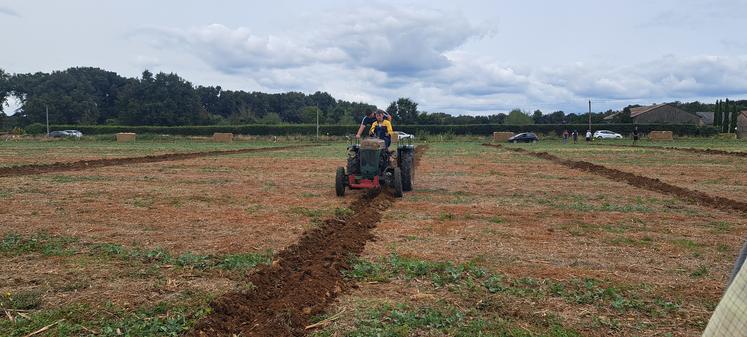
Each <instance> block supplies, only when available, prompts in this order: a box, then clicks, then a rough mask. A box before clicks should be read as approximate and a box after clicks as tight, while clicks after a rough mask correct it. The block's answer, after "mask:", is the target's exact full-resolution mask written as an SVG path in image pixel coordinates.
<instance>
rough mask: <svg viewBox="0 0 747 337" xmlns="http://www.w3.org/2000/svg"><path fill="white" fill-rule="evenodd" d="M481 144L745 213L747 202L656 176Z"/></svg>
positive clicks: (699, 203)
mask: <svg viewBox="0 0 747 337" xmlns="http://www.w3.org/2000/svg"><path fill="white" fill-rule="evenodd" d="M483 145H485V146H490V147H496V148H503V149H506V150H509V151H513V152H518V153H522V154H526V155H530V156H534V157H537V158H540V159H545V160H549V161H552V162H554V163H557V164H560V165H563V166H566V167H569V168H572V169H578V170H582V171H584V172H588V173H593V174H596V175H599V176H603V177H605V178H608V179H610V180H614V181H619V182H624V183H627V184H628V185H631V186H634V187H639V188H643V189H647V190H649V191H654V192H659V193H664V194H668V195H673V196H676V197H678V198H680V199H683V200H686V201H689V202H692V203H695V204H698V205H705V206H709V207H712V208H716V209H721V210H727V211H733V210H736V211H740V212H742V213H747V203H745V202H741V201H737V200H733V199H729V198H724V197H719V196H712V195H708V194H706V193H703V192H701V191H696V190H691V189H688V188H684V187H679V186H675V185H672V184H668V183H665V182H663V181H661V180H659V179H656V178H649V177H645V176H642V175H638V174H634V173H630V172H624V171H620V170H616V169H612V168H609V167H605V166H602V165H597V164H593V163H589V162H586V161H581V160H570V159H563V158H560V157H557V156H554V155H552V154H549V153H547V152H535V151H528V150H525V149H521V148H507V147H502V146H501V145H498V144H483Z"/></svg>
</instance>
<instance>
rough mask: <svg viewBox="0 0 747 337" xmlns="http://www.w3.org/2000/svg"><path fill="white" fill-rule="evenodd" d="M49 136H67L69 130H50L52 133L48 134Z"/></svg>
mask: <svg viewBox="0 0 747 337" xmlns="http://www.w3.org/2000/svg"><path fill="white" fill-rule="evenodd" d="M47 137H51V138H62V137H67V132H65V131H52V132H50V133H48V134H47Z"/></svg>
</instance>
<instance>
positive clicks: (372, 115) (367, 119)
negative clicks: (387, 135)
mask: <svg viewBox="0 0 747 337" xmlns="http://www.w3.org/2000/svg"><path fill="white" fill-rule="evenodd" d="M377 113H382V114H383V115H384V119H386V120H388V121H389V122H391V121H392V116H391V115H389V114H388V113H386V111H384V110H371V109H368V110H366V115H365V116H363V120H362V121H361V126H360V127H359V128H358V133H356V134H355V138H361V135H362V134H363V130H364V129H366V127H368V126H369V125H373V123H374V122H376V114H377Z"/></svg>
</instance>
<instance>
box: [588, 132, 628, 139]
mask: <svg viewBox="0 0 747 337" xmlns="http://www.w3.org/2000/svg"><path fill="white" fill-rule="evenodd" d="M594 138H596V139H622V138H623V136H622V135H621V134H619V133H617V132H612V131H610V130H597V131H596V132H594Z"/></svg>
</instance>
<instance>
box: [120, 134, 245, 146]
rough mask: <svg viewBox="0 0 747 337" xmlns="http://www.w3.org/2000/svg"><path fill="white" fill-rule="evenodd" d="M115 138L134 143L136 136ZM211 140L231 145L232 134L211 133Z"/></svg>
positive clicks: (121, 135) (122, 141)
mask: <svg viewBox="0 0 747 337" xmlns="http://www.w3.org/2000/svg"><path fill="white" fill-rule="evenodd" d="M115 137H116V138H117V143H126V142H134V141H135V139H136V138H137V134H136V133H132V132H120V133H117V134H115ZM211 139H212V141H214V142H221V143H231V142H233V133H224V132H216V133H213V137H212V138H211Z"/></svg>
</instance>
